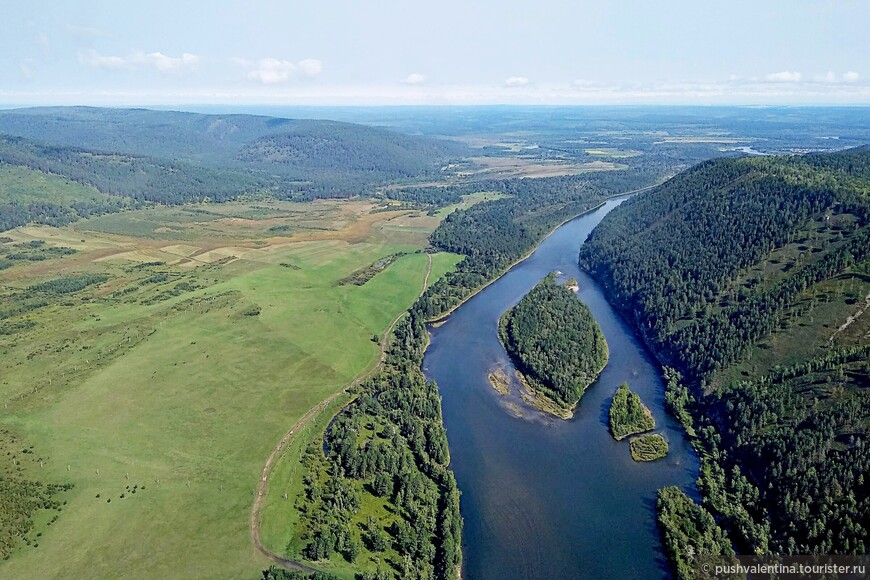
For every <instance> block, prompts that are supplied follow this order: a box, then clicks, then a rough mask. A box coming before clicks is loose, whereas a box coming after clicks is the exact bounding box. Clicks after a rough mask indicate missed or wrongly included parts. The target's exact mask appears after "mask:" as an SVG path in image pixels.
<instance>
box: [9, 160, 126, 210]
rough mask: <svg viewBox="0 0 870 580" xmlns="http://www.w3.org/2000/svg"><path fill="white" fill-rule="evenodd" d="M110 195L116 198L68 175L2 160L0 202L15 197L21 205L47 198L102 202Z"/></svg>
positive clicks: (64, 201)
mask: <svg viewBox="0 0 870 580" xmlns="http://www.w3.org/2000/svg"><path fill="white" fill-rule="evenodd" d="M108 199H117V198H112V197H111V196H109V195H106V194H104V193H100V192H99V191H97V189H96V188H95V187H92V186H89V185H81V184H79V183H76V182H74V181H70V180H69V179H66V178H65V177H60V176H57V175H51V174H48V173H43V172H41V171H36V170H33V169H28V168H26V167H19V166H14V165H3V164H0V203H3V202H11V201H12V200H15V203H18V204H22V205H24V204H30V203H45V202H48V203H54V204H57V205H70V204H72V203H75V202H103V201H106V200H108Z"/></svg>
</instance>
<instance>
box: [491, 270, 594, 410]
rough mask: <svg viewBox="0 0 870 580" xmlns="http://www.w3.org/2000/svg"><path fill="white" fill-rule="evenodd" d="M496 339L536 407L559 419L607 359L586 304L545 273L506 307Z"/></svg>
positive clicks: (572, 405) (571, 408)
mask: <svg viewBox="0 0 870 580" xmlns="http://www.w3.org/2000/svg"><path fill="white" fill-rule="evenodd" d="M499 338H500V339H501V342H502V344H503V345H504V347H505V350H507V352H508V354H509V355H510V356H511V359H513V361H514V364H515V365H516V367H517V370H518V371H519V372H520V374H521V376H522V379H523V382H524V383H525V384H526V385H527V386H528V387H529V388H530V389H531V390H532V392H533V393H534V396H535V404H536V406H538V407H539V408H540V409H541V410H544V411H547V412H549V413H552V414H554V415H556V416H559V417H562V418H569V417H571V416H572V415H573V409H574V407H575V406H576V405H577V402H578V401H579V400H580V397H582V396H583V392H584V391H585V390H586V388H587V387H588V386H589V385H590V384H592V383H593V382H594V381H595V379H596V378H597V377H598V375H599V374H600V373H601V371H602V370H603V369H604V366H605V365H606V364H607V357H608V351H607V342H606V341H605V340H604V334H603V333H602V332H601V328H600V327H599V326H598V322H597V321H596V320H595V317H593V316H592V312H590V310H589V307H588V306H586V305H585V304H583V302H581V301H580V300H578V299H577V298H576V296H575V295H574V293H573V292H572V291H571V290H568V289H567V288H565V287H564V286H562V285H560V284H557V283H556V276H555V274H549V275H548V276H547V277H546V278H544V280H542V281H541V282H539V283H538V284H537V285H536V286H535V287H534V288H532V290H531V291H530V292H529V293H528V294H526V295H525V296H524V297H523V298H522V300H520V302H519V303H518V304H517V305H516V306H514V307H513V308H511V309H510V310H508V311H507V312H505V313H504V314H503V315H502V317H501V319H500V320H499Z"/></svg>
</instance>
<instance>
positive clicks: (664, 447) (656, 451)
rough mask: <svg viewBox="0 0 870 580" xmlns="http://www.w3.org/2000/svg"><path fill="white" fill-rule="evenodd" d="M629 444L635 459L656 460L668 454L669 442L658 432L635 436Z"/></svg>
mask: <svg viewBox="0 0 870 580" xmlns="http://www.w3.org/2000/svg"><path fill="white" fill-rule="evenodd" d="M628 445H629V447H631V457H632V459H634V460H635V461H655V460H656V459H661V458H662V457H664V456H666V455H667V454H668V442H667V441H665V438H664V437H662V436H661V435H659V434H658V433H652V434H650V435H640V436H639V437H634V438H633V439H632V440H631V441H629V442H628Z"/></svg>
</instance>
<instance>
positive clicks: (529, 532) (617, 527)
mask: <svg viewBox="0 0 870 580" xmlns="http://www.w3.org/2000/svg"><path fill="white" fill-rule="evenodd" d="M620 202H621V200H618V199H616V200H611V201H609V202H608V203H607V204H606V205H605V206H604V207H602V208H601V209H599V210H596V211H594V212H592V213H590V214H587V215H585V216H581V217H579V218H577V219H575V220H573V221H571V222H569V223H567V224H565V225H563V226H562V227H560V228H559V229H558V230H556V231H555V232H554V233H553V234H552V235H551V236H550V237H548V238H547V239H546V240H544V241H543V242H542V243H541V244H540V246H539V247H538V249H537V250H536V251H535V252H534V253H533V254H532V255H531V256H530V257H529V258H528V259H527V260H525V261H524V262H522V263H520V264H518V265H517V266H515V267H514V268H513V269H511V271H510V272H508V273H507V274H505V275H504V276H503V277H502V278H501V279H499V280H498V281H497V282H495V283H494V284H492V285H490V286H489V287H487V288H486V289H485V290H483V291H482V292H481V293H480V294H478V295H477V296H475V297H474V298H472V299H471V300H469V301H468V302H467V303H466V304H464V305H463V306H462V307H461V308H459V309H457V310H456V312H454V313H453V314H452V315H451V316H450V318H449V319H448V320H447V322H446V323H445V324H443V325H441V326H439V327H438V328H431V329H430V333H431V338H432V340H431V343H430V346H429V348H428V349H427V351H426V357H425V360H424V365H423V367H424V370H425V373H426V376H427V377H428V378H429V379H432V380H435V381H437V382H438V385H439V389H440V391H441V395H442V399H443V410H444V424H445V426H446V428H447V438H448V443H449V446H450V453H451V457H452V463H451V467H452V468H453V470H454V472H455V474H456V478H457V482H458V484H459V488H460V490H461V491H462V500H461V508H462V515H463V517H464V519H465V528H464V542H463V545H464V550H465V552H464V556H465V558H464V560H465V570H464V573H465V577H466V578H472V579H474V580H477V579H486V578H497V579H499V580H507V579H510V578H666V577H669V576H670V573H669V570H668V568H667V564H666V561H665V559H664V555H663V553H662V550H661V545H660V541H659V532H658V529H657V527H656V522H655V499H656V492H657V490H658V489H659V488H661V487H664V486H667V485H679V486H680V487H682V488H683V489H685V490H686V491H688V492H690V493H692V494H693V495H695V494H696V491H695V490H694V481H695V479H696V478H697V474H698V459H697V457H696V455H695V454H694V451H693V450H692V448H691V446H690V445H689V444H688V441H687V440H686V438H685V437H684V436H683V432H682V429H681V427H680V426H679V424H678V423H677V422H676V420H674V419H673V418H672V417H671V416H669V415H668V414H667V413H666V412H665V407H664V384H663V383H662V379H661V376H660V370H659V368H658V366H657V365H656V363H655V361H654V360H653V358H652V356H651V355H650V353H649V352H648V351H647V350H646V349H645V348H644V346H643V345H642V343H641V342H640V341H639V340H638V338H637V336H635V334H634V333H633V331H632V330H631V328H630V327H629V326H628V325H627V324H626V323H625V321H623V320H622V319H621V318H620V317H619V316H618V315H617V314H616V313H615V312H614V311H613V309H612V308H611V307H610V305H609V304H608V302H607V300H606V299H605V297H604V295H603V293H602V291H601V289H600V288H599V286H598V285H597V284H596V283H595V281H594V280H592V278H590V277H589V276H588V275H586V274H585V273H584V272H581V271H580V269H579V268H578V266H577V252H578V250H579V247H580V245H581V244H582V242H583V240H585V239H586V236H587V235H588V234H589V232H590V231H591V230H592V228H594V227H595V225H596V224H597V223H598V222H599V221H601V218H603V217H604V215H606V213H607V212H608V211H610V210H611V209H613V207H615V206H616V205H618V204H619V203H620ZM556 270H559V271H561V272H562V273H563V275H564V276H566V277H573V278H577V280H578V281H579V282H580V291H579V292H578V297H579V299H581V300H583V301H584V302H585V303H586V304H587V305H588V306H589V307H590V309H591V310H592V313H593V314H594V315H595V317H596V319H597V320H598V322H599V324H600V325H601V328H602V331H603V332H604V336H605V338H606V339H607V343H608V346H609V348H610V361H609V362H608V365H607V367H605V369H604V371H603V372H602V373H601V376H600V377H599V379H598V380H597V381H596V382H595V383H594V384H593V385H591V386H590V387H589V388H588V389H587V390H586V393H585V394H584V395H583V398H582V400H581V402H580V405H579V406H578V408H577V412H576V414H575V418H574V419H573V420H571V421H560V420H556V419H553V418H550V417H548V416H544V415H542V414H541V413H539V412H537V411H535V410H534V409H531V408H530V407H528V406H527V405H522V406H521V408H520V410H521V412H522V414H523V416H522V417H517V416H516V415H515V414H514V412H512V410H511V408H510V406H509V405H508V404H507V403H506V402H505V398H504V397H502V396H501V395H499V394H498V393H496V391H495V390H494V389H493V388H492V387H491V386H490V384H489V381H488V378H487V373H488V372H490V371H491V370H493V369H494V368H497V367H500V368H503V369H504V370H505V371H506V372H508V374H510V373H512V372H513V365H512V364H511V362H510V360H509V358H508V357H507V354H506V353H505V352H504V349H503V348H502V346H501V344H500V343H499V341H498V333H497V321H498V318H499V316H501V314H502V313H503V312H504V311H505V310H507V309H508V308H509V307H511V306H513V305H514V304H516V303H517V302H518V301H519V300H520V298H522V296H523V295H525V294H526V293H527V292H528V291H529V290H530V289H531V288H532V287H533V286H534V285H535V284H536V283H537V282H539V281H540V280H541V279H542V278H543V277H544V276H546V275H547V274H548V273H550V272H552V271H556ZM625 381H627V382H628V383H629V385H630V386H631V388H632V390H634V391H635V392H637V393H638V394H639V395H640V396H641V398H642V399H643V401H644V402H645V403H646V404H647V406H649V408H650V410H651V411H652V413H653V416H654V418H655V420H656V427H657V428H656V432H659V433H661V434H662V435H663V436H664V437H665V438H666V439H667V440H668V442H669V444H670V454H669V455H668V457H666V458H664V459H661V460H659V461H656V462H652V463H644V464H641V463H636V462H635V461H634V460H633V459H632V458H631V455H630V453H629V447H628V440H627V439H626V440H623V441H619V442H617V441H614V440H613V438H612V437H611V436H610V433H609V431H608V420H607V414H608V409H609V405H610V400H611V398H612V396H613V394H614V393H615V391H616V389H617V387H618V386H619V385H620V384H621V383H622V382H625ZM511 402H514V401H511Z"/></svg>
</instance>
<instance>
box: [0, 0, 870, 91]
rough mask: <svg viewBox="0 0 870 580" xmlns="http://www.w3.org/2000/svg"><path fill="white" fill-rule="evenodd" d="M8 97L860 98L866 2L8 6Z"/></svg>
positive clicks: (0, 69)
mask: <svg viewBox="0 0 870 580" xmlns="http://www.w3.org/2000/svg"><path fill="white" fill-rule="evenodd" d="M3 20H4V26H3V33H2V35H0V103H3V104H53V103H54V104H114V105H139V104H141V105H149V104H154V105H157V104H193V103H196V104H208V103H216V104H221V103H224V104H292V105H344V104H347V105H367V104H495V103H506V104H511V103H517V104H618V103H650V104H655V103H664V104H683V103H686V104H732V103H733V104H868V105H870V33H868V31H870V2H868V1H867V0H835V1H827V0H813V1H809V0H771V1H765V0H755V1H752V2H749V1H744V0H732V1H728V2H723V1H719V0H715V1H703V0H694V1H685V0H656V1H650V0H643V1H641V0H622V1H620V2H606V1H603V0H599V1H597V2H586V1H582V0H572V1H561V0H560V1H556V0H536V1H534V2H530V1H525V2H515V1H512V0H485V1H477V2H475V1H473V0H465V1H458V0H440V1H438V2H415V1H413V0H404V1H396V0H368V1H366V2H363V1H359V0H318V1H313V2H312V1H307V2H297V1H292V0H285V1H266V0H259V1H257V0H248V1H246V2H236V1H223V2H222V1H220V0H211V1H208V2H206V1H201V0H175V1H166V0H149V2H129V1H126V0H113V1H98V0H94V1H90V2H75V1H58V0H55V1H50V2H49V1H38V0H37V1H34V0H29V1H21V0H4V1H3Z"/></svg>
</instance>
